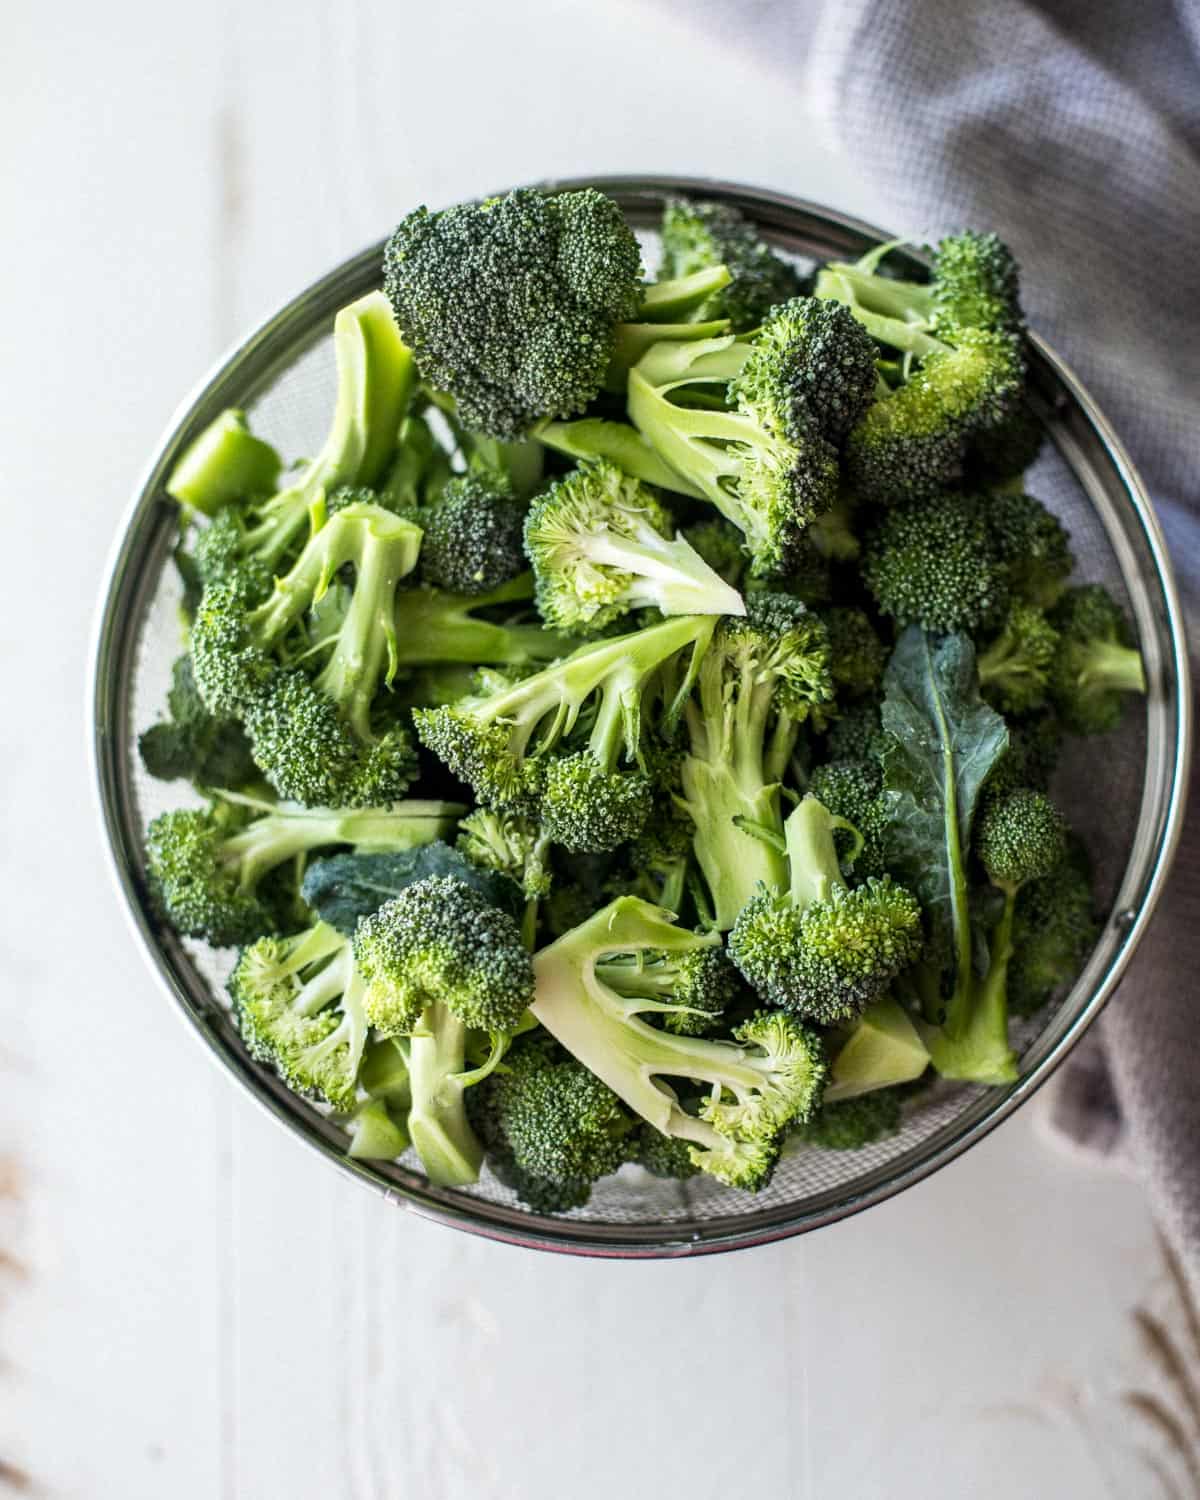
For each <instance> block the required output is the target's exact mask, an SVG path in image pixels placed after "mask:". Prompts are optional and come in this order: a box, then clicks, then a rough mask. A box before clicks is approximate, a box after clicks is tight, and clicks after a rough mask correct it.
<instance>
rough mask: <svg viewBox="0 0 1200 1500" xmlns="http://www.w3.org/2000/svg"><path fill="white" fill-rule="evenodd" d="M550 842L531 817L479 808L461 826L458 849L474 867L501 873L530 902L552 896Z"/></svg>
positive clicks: (459, 826)
mask: <svg viewBox="0 0 1200 1500" xmlns="http://www.w3.org/2000/svg"><path fill="white" fill-rule="evenodd" d="M548 844H549V840H548V839H547V837H546V834H545V833H544V832H543V830H542V829H541V828H539V826H538V825H537V823H535V822H534V821H533V820H532V819H531V818H522V817H517V816H516V815H514V814H512V813H497V812H492V811H491V810H490V809H489V808H486V807H480V808H477V809H476V811H475V812H473V813H471V814H470V815H469V816H468V817H465V818H463V820H462V821H461V822H460V823H459V825H458V850H459V852H460V853H461V854H465V855H466V856H467V858H468V859H469V860H470V861H471V863H472V864H476V865H479V866H480V867H481V868H482V869H485V870H499V871H500V872H501V873H502V874H505V875H511V876H512V878H513V879H514V880H515V881H516V882H517V884H518V885H519V886H520V887H521V889H522V890H523V891H524V893H525V895H526V896H527V897H529V898H531V899H536V898H538V897H540V896H545V895H548V894H549V891H550V868H549V865H548V863H547V853H548V847H547V846H548Z"/></svg>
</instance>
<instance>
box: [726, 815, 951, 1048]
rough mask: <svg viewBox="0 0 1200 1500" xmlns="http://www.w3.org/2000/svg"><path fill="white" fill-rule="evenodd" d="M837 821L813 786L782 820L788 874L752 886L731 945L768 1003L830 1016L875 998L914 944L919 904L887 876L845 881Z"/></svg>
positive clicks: (909, 958) (857, 1011)
mask: <svg viewBox="0 0 1200 1500" xmlns="http://www.w3.org/2000/svg"><path fill="white" fill-rule="evenodd" d="M839 825H840V820H839V819H837V818H835V817H834V816H833V815H832V814H831V813H830V812H828V811H827V809H826V808H825V807H824V806H823V805H822V804H821V803H820V802H818V801H817V799H816V798H815V797H813V796H806V797H805V798H804V800H803V801H802V802H801V803H800V805H799V806H798V807H797V808H795V809H794V811H793V812H792V813H791V814H790V815H789V817H788V819H787V822H786V823H785V824H784V839H785V843H786V848H787V868H788V880H787V885H786V888H784V887H783V883H782V882H780V884H779V885H778V886H776V887H774V888H768V889H766V890H764V891H761V892H760V893H759V894H758V895H757V896H755V897H754V898H753V899H752V900H751V901H750V902H749V903H748V904H747V905H746V907H745V908H744V909H743V910H742V912H741V913H740V914H739V916H738V919H737V921H736V922H735V923H734V926H733V931H732V932H731V933H730V935H729V951H730V954H731V956H732V958H733V961H734V963H735V964H737V966H738V968H739V969H740V970H741V971H742V973H743V974H744V975H745V977H746V979H747V980H748V982H749V983H750V984H751V986H752V987H753V988H754V989H756V990H757V991H758V993H759V994H760V995H761V996H762V997H763V998H764V999H765V1000H767V1001H768V1002H769V1003H770V1004H772V1005H779V1006H782V1007H784V1008H785V1009H787V1010H789V1011H793V1012H794V1013H796V1014H797V1015H800V1016H803V1017H805V1018H807V1019H811V1020H813V1021H817V1022H819V1023H820V1024H822V1025H825V1026H829V1025H833V1024H835V1023H837V1022H839V1021H844V1020H850V1019H852V1018H853V1017H854V1016H856V1015H861V1013H862V1012H863V1011H864V1010H865V1009H866V1007H867V1006H868V1005H870V1004H871V1002H872V1001H874V1000H877V999H879V998H880V997H881V996H882V995H883V993H884V991H885V990H886V989H887V987H888V985H889V984H890V983H891V982H892V980H893V979H894V978H895V977H896V975H897V974H898V973H900V971H901V970H902V969H905V968H907V967H908V965H909V964H911V963H912V962H913V961H914V960H915V959H916V957H917V955H918V954H919V952H920V949H921V908H920V906H919V904H918V903H917V901H916V899H915V897H913V896H912V894H911V893H910V892H909V891H907V890H906V889H905V888H904V887H903V886H899V885H894V884H893V883H892V881H891V879H890V878H889V877H887V876H884V877H882V878H881V879H870V880H867V881H865V882H864V883H863V884H862V885H859V886H856V887H855V888H854V889H853V890H849V889H847V887H846V885H845V883H844V881H843V880H842V873H841V868H840V865H839V863H838V857H837V850H836V847H835V845H834V839H833V835H834V831H835V829H836V828H837V827H838V826H839Z"/></svg>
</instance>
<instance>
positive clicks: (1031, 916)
mask: <svg viewBox="0 0 1200 1500" xmlns="http://www.w3.org/2000/svg"><path fill="white" fill-rule="evenodd" d="M1099 930H1100V924H1099V923H1098V921H1097V920H1096V912H1095V898H1094V895H1093V891H1092V876H1091V868H1090V865H1089V862H1088V858H1087V854H1086V852H1085V851H1084V849H1083V847H1082V845H1080V844H1079V843H1078V842H1077V841H1076V840H1069V841H1068V844H1067V853H1066V856H1065V858H1064V859H1063V860H1062V861H1061V862H1060V863H1059V864H1058V865H1057V866H1056V867H1055V868H1054V869H1053V870H1052V871H1051V872H1050V873H1049V874H1048V875H1044V876H1042V877H1041V878H1040V879H1038V880H1031V881H1030V882H1029V884H1028V885H1025V886H1022V888H1021V890H1020V892H1019V893H1018V895H1017V900H1016V907H1015V910H1014V913H1013V955H1012V959H1011V961H1010V963H1009V970H1008V1005H1009V1010H1010V1011H1011V1012H1012V1013H1013V1014H1014V1015H1018V1016H1031V1015H1034V1014H1035V1013H1036V1012H1037V1011H1039V1010H1041V1008H1042V1006H1043V1005H1045V1004H1046V1003H1047V1001H1049V1000H1050V999H1051V998H1052V997H1053V996H1054V994H1055V992H1056V991H1057V990H1059V989H1061V987H1062V986H1063V985H1064V984H1067V983H1069V982H1070V981H1071V980H1073V979H1074V978H1075V977H1076V975H1077V974H1078V973H1079V969H1080V966H1081V965H1082V963H1083V961H1084V959H1085V958H1086V957H1087V955H1088V953H1089V952H1090V950H1091V948H1092V945H1093V944H1094V943H1095V941H1096V938H1097V936H1098V934H1099Z"/></svg>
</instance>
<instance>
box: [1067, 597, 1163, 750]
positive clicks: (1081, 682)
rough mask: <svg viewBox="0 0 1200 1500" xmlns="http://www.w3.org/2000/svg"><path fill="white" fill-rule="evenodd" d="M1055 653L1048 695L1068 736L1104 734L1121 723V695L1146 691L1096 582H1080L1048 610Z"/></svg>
mask: <svg viewBox="0 0 1200 1500" xmlns="http://www.w3.org/2000/svg"><path fill="white" fill-rule="evenodd" d="M1050 623H1051V624H1052V625H1053V626H1054V628H1055V629H1056V630H1057V631H1058V635H1059V649H1058V655H1057V657H1056V659H1055V662H1054V666H1053V668H1052V670H1051V673H1050V696H1051V698H1052V700H1053V702H1054V706H1055V708H1056V709H1057V710H1058V713H1059V716H1060V717H1061V719H1062V721H1063V723H1064V725H1065V726H1066V727H1067V728H1068V729H1069V730H1071V731H1072V733H1074V734H1104V733H1106V732H1107V731H1108V730H1110V729H1115V728H1116V727H1117V725H1118V724H1119V723H1120V722H1121V715H1122V713H1123V712H1124V708H1125V696H1126V694H1129V693H1144V692H1145V691H1146V671H1145V667H1144V666H1143V665H1142V657H1141V653H1140V652H1139V651H1138V649H1137V647H1136V646H1135V645H1134V644H1133V633H1132V631H1131V630H1130V628H1129V622H1128V621H1127V620H1126V618H1125V615H1124V614H1123V612H1122V610H1121V607H1120V605H1118V604H1117V602H1116V600H1115V599H1114V598H1113V597H1112V595H1111V594H1110V593H1109V592H1108V591H1107V589H1105V588H1104V587H1103V585H1101V584H1098V583H1085V584H1080V585H1079V586H1078V587H1077V588H1073V589H1068V590H1067V592H1066V593H1065V594H1064V595H1063V596H1062V598H1061V599H1060V600H1059V601H1058V603H1057V604H1056V605H1055V607H1054V609H1053V610H1051V612H1050Z"/></svg>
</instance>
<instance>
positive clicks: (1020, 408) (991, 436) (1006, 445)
mask: <svg viewBox="0 0 1200 1500" xmlns="http://www.w3.org/2000/svg"><path fill="white" fill-rule="evenodd" d="M1045 438H1046V429H1045V427H1044V426H1043V425H1042V420H1041V418H1040V417H1039V416H1038V415H1037V413H1036V412H1035V411H1034V410H1033V408H1032V407H1031V406H1030V404H1029V402H1028V401H1021V402H1018V403H1017V405H1016V406H1014V407H1013V409H1012V411H1011V412H1009V414H1008V415H1007V416H1006V417H1005V418H1004V420H1003V421H1001V422H1000V423H998V424H997V425H996V426H995V427H993V428H992V429H991V430H990V431H988V432H979V433H976V434H975V436H974V437H973V438H972V439H971V441H970V443H969V445H968V447H967V474H968V476H969V478H970V480H971V481H972V483H973V484H974V485H975V486H977V487H979V488H982V489H989V488H991V487H992V486H993V485H997V484H1006V483H1008V482H1009V481H1011V480H1015V479H1019V478H1020V476H1021V475H1022V474H1024V473H1025V471H1026V470H1027V469H1031V468H1032V467H1033V464H1034V461H1035V460H1036V458H1037V456H1038V454H1039V453H1040V452H1041V451H1042V444H1043V442H1044V441H1045Z"/></svg>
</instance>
